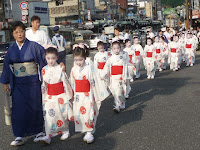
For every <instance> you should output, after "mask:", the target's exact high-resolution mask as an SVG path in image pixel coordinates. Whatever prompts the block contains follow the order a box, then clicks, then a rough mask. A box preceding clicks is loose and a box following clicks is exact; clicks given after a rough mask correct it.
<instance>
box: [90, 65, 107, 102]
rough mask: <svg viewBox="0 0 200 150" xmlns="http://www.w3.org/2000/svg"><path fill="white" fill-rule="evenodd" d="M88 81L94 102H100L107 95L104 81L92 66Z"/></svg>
mask: <svg viewBox="0 0 200 150" xmlns="http://www.w3.org/2000/svg"><path fill="white" fill-rule="evenodd" d="M89 81H90V84H91V89H92V91H93V95H94V98H95V101H96V102H101V101H103V100H104V99H106V98H107V97H108V96H109V92H108V90H107V86H106V85H105V82H104V81H103V80H101V79H100V77H99V75H98V74H97V72H95V71H94V68H93V67H92V66H91V70H90V74H89Z"/></svg>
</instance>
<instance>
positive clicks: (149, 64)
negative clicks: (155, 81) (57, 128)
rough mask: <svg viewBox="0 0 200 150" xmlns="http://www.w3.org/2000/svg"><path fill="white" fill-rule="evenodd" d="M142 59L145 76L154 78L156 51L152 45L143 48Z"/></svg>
mask: <svg viewBox="0 0 200 150" xmlns="http://www.w3.org/2000/svg"><path fill="white" fill-rule="evenodd" d="M144 59H145V63H146V64H145V66H146V70H147V76H155V71H156V51H155V47H154V46H153V45H150V46H149V45H146V46H145V47H144Z"/></svg>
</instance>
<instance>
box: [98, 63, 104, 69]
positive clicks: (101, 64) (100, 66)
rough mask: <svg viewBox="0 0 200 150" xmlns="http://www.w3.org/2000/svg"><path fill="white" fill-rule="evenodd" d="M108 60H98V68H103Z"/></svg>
mask: <svg viewBox="0 0 200 150" xmlns="http://www.w3.org/2000/svg"><path fill="white" fill-rule="evenodd" d="M105 64H106V62H98V69H103V68H104V66H105Z"/></svg>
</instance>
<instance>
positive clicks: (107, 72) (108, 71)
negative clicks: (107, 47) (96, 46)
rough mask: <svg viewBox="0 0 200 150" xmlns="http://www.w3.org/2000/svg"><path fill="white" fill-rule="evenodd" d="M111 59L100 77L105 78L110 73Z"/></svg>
mask: <svg viewBox="0 0 200 150" xmlns="http://www.w3.org/2000/svg"><path fill="white" fill-rule="evenodd" d="M110 73H111V72H110V59H108V60H107V62H106V64H105V66H104V68H103V70H102V71H101V72H100V78H101V79H105V78H108V77H109V75H110Z"/></svg>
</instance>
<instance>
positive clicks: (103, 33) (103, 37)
mask: <svg viewBox="0 0 200 150" xmlns="http://www.w3.org/2000/svg"><path fill="white" fill-rule="evenodd" d="M100 40H101V41H103V43H104V48H105V50H106V51H107V50H108V36H107V35H106V32H105V31H104V30H103V31H102V35H101V37H100Z"/></svg>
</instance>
